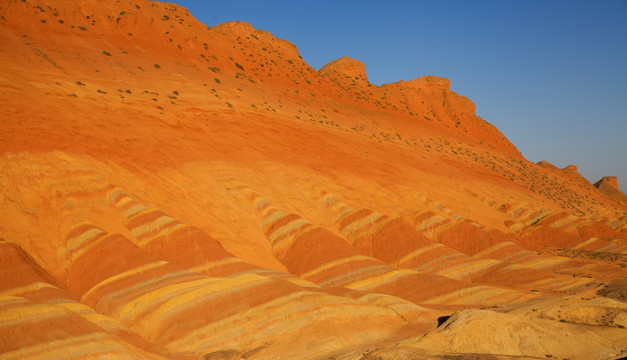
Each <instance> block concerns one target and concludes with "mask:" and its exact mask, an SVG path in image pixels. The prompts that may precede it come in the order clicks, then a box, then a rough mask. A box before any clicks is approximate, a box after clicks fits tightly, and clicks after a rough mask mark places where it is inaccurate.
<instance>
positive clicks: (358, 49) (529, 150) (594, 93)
mask: <svg viewBox="0 0 627 360" xmlns="http://www.w3.org/2000/svg"><path fill="white" fill-rule="evenodd" d="M173 2H175V3H177V4H180V5H182V6H184V7H186V8H187V9H189V10H190V11H191V13H192V14H193V15H194V16H195V17H196V18H197V19H199V20H200V21H202V22H203V23H205V24H207V25H209V26H213V25H217V24H220V23H223V22H227V21H236V20H239V21H246V22H249V23H251V24H252V25H253V26H254V27H255V28H258V29H262V30H266V31H269V32H271V33H272V34H274V35H275V36H276V37H279V38H282V39H285V40H288V41H290V42H292V43H294V44H295V45H296V46H297V47H298V49H299V51H300V54H301V56H302V57H303V59H304V60H305V61H306V62H307V63H308V64H309V65H311V66H312V67H314V68H315V69H320V68H321V67H322V66H324V65H325V64H327V63H328V62H330V61H332V60H334V59H337V58H339V57H342V56H349V57H352V58H355V59H358V60H361V61H363V62H364V63H365V66H366V72H367V74H368V78H369V80H370V81H371V82H372V83H374V84H377V85H381V84H384V83H390V82H396V81H399V80H410V79H413V78H416V77H419V76H423V75H436V76H442V77H447V78H449V79H451V88H452V90H454V91H456V92H457V93H459V94H461V95H464V96H467V97H469V98H470V99H471V100H472V101H473V102H474V103H475V105H476V106H477V114H478V115H479V116H481V117H482V118H484V119H485V120H486V121H488V122H490V123H492V124H494V125H496V126H497V127H498V128H499V129H500V130H501V131H502V132H503V133H504V134H505V136H507V138H509V139H510V140H511V141H512V142H513V143H514V145H516V147H518V149H519V150H520V151H521V152H522V153H523V155H524V156H525V157H526V158H527V159H529V160H530V161H533V162H537V161H540V160H547V161H549V162H551V163H553V164H554V165H556V166H559V167H564V166H566V165H569V164H575V165H577V166H578V167H579V171H580V172H581V173H582V175H584V176H585V177H586V178H587V179H588V180H590V181H591V182H595V181H597V180H598V179H600V178H601V177H602V176H605V175H616V176H618V177H619V185H620V187H621V189H622V190H623V191H625V190H627V1H626V0H597V1H592V0H590V1H577V0H568V1H566V0H559V1H558V0H548V1H540V0H525V1H523V0H519V1H509V0H481V1H468V0H466V1H458V0H455V1H453V0H441V1H436V0H432V1H410V0H407V1H397V0H387V1H385V2H384V1H369V0H361V1H341V0H336V1H315V2H314V1H297V0H291V1H289V0H272V1H270V0H267V1H262V0H257V1H250V0H238V1H219V2H217V1H191V0H173Z"/></svg>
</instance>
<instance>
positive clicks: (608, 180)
mask: <svg viewBox="0 0 627 360" xmlns="http://www.w3.org/2000/svg"><path fill="white" fill-rule="evenodd" d="M601 184H607V185H610V186H612V187H615V188H617V189H618V177H617V176H604V177H603V178H601V180H599V181H597V182H596V183H594V186H596V187H597V188H598V187H599V186H601Z"/></svg>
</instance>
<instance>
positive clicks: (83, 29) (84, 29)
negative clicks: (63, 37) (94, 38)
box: [78, 25, 87, 31]
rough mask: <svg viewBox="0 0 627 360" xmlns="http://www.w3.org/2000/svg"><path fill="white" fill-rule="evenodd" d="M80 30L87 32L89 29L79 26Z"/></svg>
mask: <svg viewBox="0 0 627 360" xmlns="http://www.w3.org/2000/svg"><path fill="white" fill-rule="evenodd" d="M78 29H79V30H82V31H87V28H86V27H84V26H83V25H81V26H79V27H78Z"/></svg>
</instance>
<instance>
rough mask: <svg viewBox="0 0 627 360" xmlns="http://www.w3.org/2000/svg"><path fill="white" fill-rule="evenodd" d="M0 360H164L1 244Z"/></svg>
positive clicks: (23, 254)
mask: <svg viewBox="0 0 627 360" xmlns="http://www.w3.org/2000/svg"><path fill="white" fill-rule="evenodd" d="M0 265H1V266H0V358H2V359H7V360H8V359H49V358H55V359H94V358H102V359H106V358H117V359H155V360H158V359H165V358H164V357H162V356H160V355H159V354H157V353H155V352H151V351H150V350H149V349H152V350H156V351H158V350H157V348H156V346H154V345H152V344H148V343H147V342H146V341H144V339H142V338H141V337H139V336H138V335H137V334H135V333H134V332H132V331H131V330H129V329H128V328H127V327H126V326H124V325H123V324H121V323H120V322H119V321H116V320H114V319H112V318H110V317H108V316H106V315H102V314H100V313H98V312H96V311H94V309H93V308H91V307H89V306H86V305H84V304H82V303H80V302H78V301H76V300H75V299H74V297H73V296H72V295H71V294H70V293H68V292H67V291H66V290H64V289H62V288H60V287H59V284H58V283H57V282H56V281H55V280H54V279H53V278H52V276H50V275H49V274H48V273H47V272H46V271H45V270H44V269H43V268H41V267H40V266H39V265H38V264H37V263H36V262H35V261H34V260H33V259H32V258H31V257H30V256H29V255H28V254H27V253H26V252H25V251H24V250H23V249H22V248H21V247H20V246H19V245H16V244H13V243H9V242H4V241H2V242H0Z"/></svg>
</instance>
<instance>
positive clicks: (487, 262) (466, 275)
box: [322, 193, 591, 291]
mask: <svg viewBox="0 0 627 360" xmlns="http://www.w3.org/2000/svg"><path fill="white" fill-rule="evenodd" d="M322 203H323V204H324V205H325V206H326V207H327V208H328V209H329V210H330V211H331V212H332V213H333V214H334V215H335V223H336V224H337V226H338V228H339V229H340V231H342V233H343V234H345V235H346V238H347V239H348V240H349V242H352V244H353V246H355V248H357V249H358V250H359V251H360V252H361V253H363V254H370V255H372V256H374V257H376V258H378V259H380V260H384V261H387V262H390V263H392V264H394V265H395V266H398V267H401V268H411V269H414V270H418V271H421V272H425V273H432V274H436V275H439V276H444V277H449V278H453V279H458V280H466V281H472V282H473V283H477V284H490V285H496V284H499V285H500V286H503V285H506V284H509V285H510V286H515V287H517V288H525V289H536V290H538V289H540V290H560V291H563V290H565V289H573V288H577V287H579V286H582V285H585V284H587V283H590V282H591V280H589V279H588V280H586V279H574V278H573V277H570V276H564V275H560V274H555V273H552V272H543V271H539V270H536V269H534V268H532V267H525V266H521V265H518V264H517V265H513V264H510V263H508V262H506V261H503V260H496V259H493V258H489V257H485V258H484V257H483V256H482V255H486V254H488V253H490V252H492V251H493V250H495V249H492V248H488V249H484V250H481V251H479V252H478V253H475V254H473V256H470V255H467V254H465V253H462V252H459V251H456V250H454V249H452V248H450V247H448V246H447V245H445V244H443V243H438V242H435V241H433V240H430V239H428V238H426V237H425V236H424V235H423V234H421V233H420V232H419V231H418V230H417V229H415V228H413V227H412V226H411V225H409V224H408V223H407V222H405V220H403V219H401V218H393V217H390V216H387V215H384V214H381V213H378V212H375V211H372V210H370V209H364V208H361V209H353V208H351V207H349V206H348V205H347V204H345V203H343V202H342V201H340V200H339V199H338V198H337V196H335V195H332V194H329V193H324V194H323V195H322ZM427 221H428V220H427ZM450 222H451V223H458V222H456V221H453V220H451V221H450ZM451 226H452V227H453V228H455V225H451ZM475 227H476V226H475ZM439 231H440V232H442V233H446V230H444V229H440V230H439ZM465 239H468V237H465ZM363 244H367V245H363ZM505 244H507V243H506V242H504V241H499V242H498V245H499V246H501V247H504V246H505ZM510 244H513V243H510ZM512 278H515V279H516V283H515V284H511V279H512Z"/></svg>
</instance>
